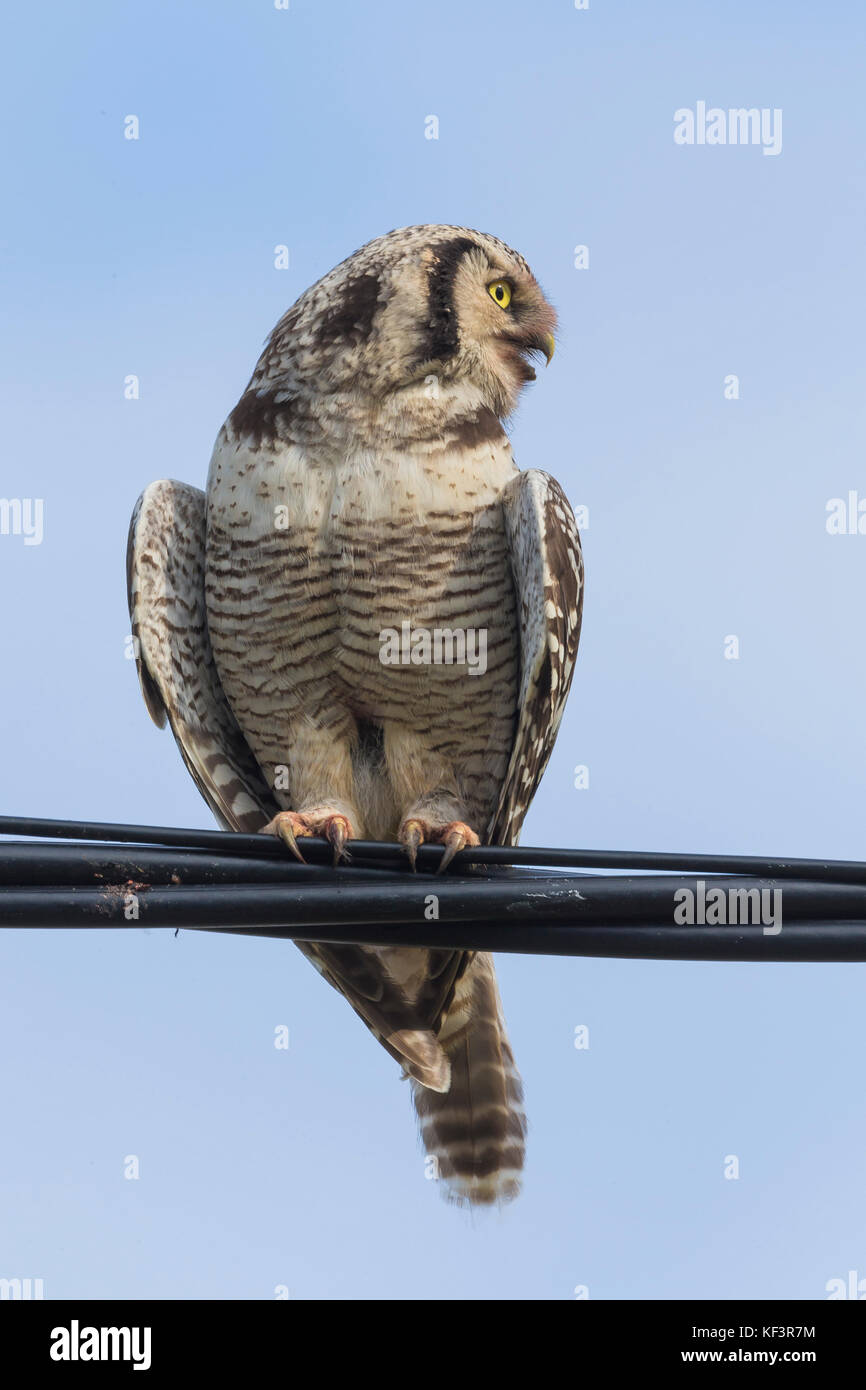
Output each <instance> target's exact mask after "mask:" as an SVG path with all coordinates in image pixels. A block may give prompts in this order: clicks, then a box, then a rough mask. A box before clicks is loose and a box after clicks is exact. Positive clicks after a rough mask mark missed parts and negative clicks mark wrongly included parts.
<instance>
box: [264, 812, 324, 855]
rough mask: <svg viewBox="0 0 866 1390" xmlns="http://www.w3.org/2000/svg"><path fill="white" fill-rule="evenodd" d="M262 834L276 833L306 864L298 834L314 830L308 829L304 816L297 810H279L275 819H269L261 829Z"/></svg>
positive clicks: (307, 833)
mask: <svg viewBox="0 0 866 1390" xmlns="http://www.w3.org/2000/svg"><path fill="white" fill-rule="evenodd" d="M259 834H261V835H276V837H277V839H278V840H282V842H283V844H284V845H286V846H287V847H288V849H290V850H291V852H292V854H293V855H294V856H295V858H296V859H297V860H299V861H300V863H302V864H306V862H307V861H306V859H305V858H304V856H303V855H302V854H301V851H300V850H299V849H298V842H297V840H296V838H295V836H296V835H301V836H304V835H311V834H312V831H311V830H308V829H307V826H306V824H305V823H304V820H303V817H302V816H299V815H298V814H297V813H296V812H295V811H278V812H277V814H276V815H275V816H274V818H273V820H270V821H268V823H267V825H263V826H262V828H261V830H260V831H259Z"/></svg>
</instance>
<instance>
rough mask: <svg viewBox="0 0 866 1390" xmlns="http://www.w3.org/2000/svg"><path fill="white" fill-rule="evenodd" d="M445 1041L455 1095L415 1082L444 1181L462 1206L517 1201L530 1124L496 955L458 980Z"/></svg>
mask: <svg viewBox="0 0 866 1390" xmlns="http://www.w3.org/2000/svg"><path fill="white" fill-rule="evenodd" d="M439 1042H440V1044H441V1046H442V1048H443V1049H444V1052H445V1055H446V1056H447V1058H448V1060H449V1062H450V1064H451V1085H450V1087H449V1089H448V1090H447V1091H446V1092H444V1094H440V1093H438V1092H436V1091H433V1090H430V1089H428V1088H427V1087H425V1086H422V1085H420V1084H419V1083H418V1082H417V1081H413V1082H412V1093H413V1099H414V1101H415V1109H416V1111H417V1112H418V1118H419V1121H420V1126H421V1138H422V1140H423V1142H424V1147H425V1148H426V1150H427V1152H428V1154H430V1156H431V1157H433V1158H434V1159H435V1160H436V1168H437V1176H438V1177H440V1178H441V1179H442V1180H443V1181H444V1182H445V1183H446V1184H447V1186H448V1189H449V1196H450V1197H451V1198H452V1199H453V1200H454V1201H455V1202H458V1203H460V1204H466V1203H472V1204H475V1203H477V1204H479V1205H489V1204H491V1203H493V1202H507V1201H511V1200H512V1199H513V1198H514V1197H516V1196H517V1194H518V1192H519V1191H520V1174H521V1170H522V1168H523V1155H524V1147H525V1136H526V1117H525V1114H524V1110H523V1085H522V1083H521V1080H520V1075H519V1073H518V1071H517V1068H516V1066H515V1063H514V1055H513V1053H512V1051H511V1047H510V1045H509V1042H508V1038H507V1036H506V1032H505V1020H504V1018H503V1015H502V1004H501V1001H500V998H499V989H498V987H497V984H496V973H495V970H494V966H493V959H492V957H491V956H489V955H486V954H479V955H476V956H475V957H474V959H473V961H472V963H471V965H470V966H469V968H468V969H467V970H466V971H465V972H464V974H463V976H462V977H461V979H460V980H459V981H458V983H457V987H456V989H455V993H454V998H453V1000H452V1002H451V1005H450V1007H449V1009H448V1013H447V1015H446V1018H445V1020H444V1022H443V1024H442V1027H441V1029H440V1031H439Z"/></svg>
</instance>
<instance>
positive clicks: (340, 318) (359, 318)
mask: <svg viewBox="0 0 866 1390" xmlns="http://www.w3.org/2000/svg"><path fill="white" fill-rule="evenodd" d="M378 300H379V277H378V276H377V275H372V274H370V273H369V272H366V273H365V274H364V275H356V276H354V277H353V278H352V279H351V280H347V281H346V284H345V285H344V286H343V290H342V293H341V294H340V296H339V298H338V299H337V300H336V302H335V303H334V304H332V305H331V307H330V308H329V309H327V310H326V311H325V313H324V314H323V315H322V317H321V320H320V322H319V329H318V335H317V336H318V339H319V341H320V342H322V343H325V344H327V345H329V346H330V345H331V344H333V343H338V342H346V341H347V342H350V343H352V344H353V345H354V346H357V344H358V343H360V342H361V341H362V340H363V339H364V338H369V336H370V332H371V330H372V327H373V319H374V318H375V317H376V309H377V307H378Z"/></svg>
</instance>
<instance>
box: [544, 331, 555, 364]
mask: <svg viewBox="0 0 866 1390" xmlns="http://www.w3.org/2000/svg"><path fill="white" fill-rule="evenodd" d="M555 351H556V339H555V338H554V336H553V334H552V333H547V334H545V338H544V355H545V357H546V358H547V365H548V367H549V366H550V362H551V359H552V357H553V354H554V352H555Z"/></svg>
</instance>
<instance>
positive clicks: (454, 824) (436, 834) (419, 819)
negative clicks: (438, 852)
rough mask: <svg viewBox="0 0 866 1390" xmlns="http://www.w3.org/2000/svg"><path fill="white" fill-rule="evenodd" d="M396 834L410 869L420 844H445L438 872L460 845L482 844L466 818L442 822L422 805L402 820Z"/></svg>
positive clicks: (463, 847) (439, 872) (445, 865)
mask: <svg viewBox="0 0 866 1390" xmlns="http://www.w3.org/2000/svg"><path fill="white" fill-rule="evenodd" d="M397 838H398V840H399V841H400V844H401V845H402V846H403V848H404V849H405V851H406V853H407V854H408V856H409V863H410V864H411V865H412V868H413V869H414V868H415V859H416V857H417V854H418V849H419V846H420V845H423V844H430V845H444V846H445V853H444V854H443V856H442V858H441V859H440V860H439V867H438V869H437V870H436V872H437V874H441V873H442V871H443V869H446V868H447V867H448V865H449V864H450V863H451V860H452V859H453V858H454V856H455V854H459V852H460V850H461V849H466V848H467V846H469V847H470V848H474V846H475V845H480V844H481V841H480V840H479V838H478V836H477V835H476V834H475V831H474V830H473V829H472V827H471V825H467V824H466V822H465V821H462V820H449V821H446V822H445V824H444V825H442V824H439V823H438V822H437V821H436V820H435V819H432V818H430V817H426V816H424V814H423V811H422V810H421V808H419V810H418V811H417V812H416V813H415V814H410V815H408V816H406V817H405V819H404V820H403V821H401V823H400V829H399V830H398V832H397Z"/></svg>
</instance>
